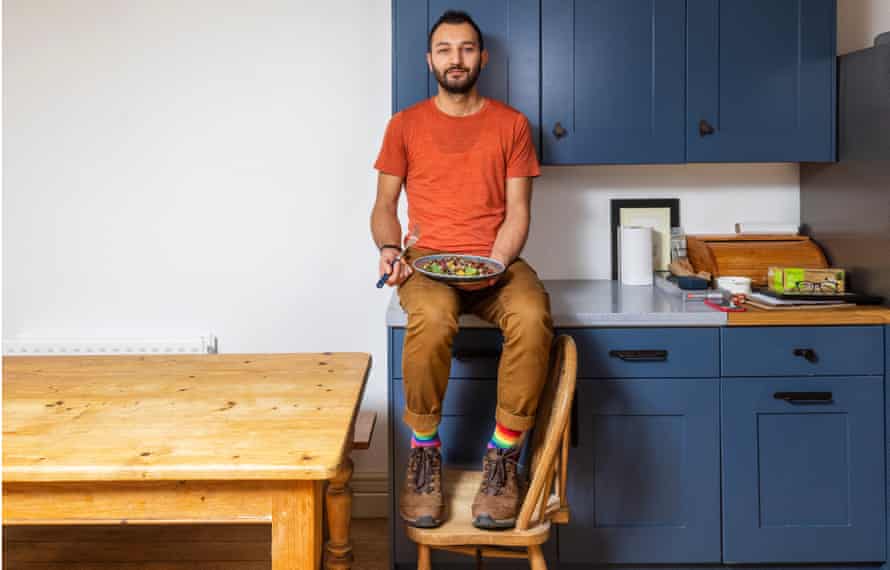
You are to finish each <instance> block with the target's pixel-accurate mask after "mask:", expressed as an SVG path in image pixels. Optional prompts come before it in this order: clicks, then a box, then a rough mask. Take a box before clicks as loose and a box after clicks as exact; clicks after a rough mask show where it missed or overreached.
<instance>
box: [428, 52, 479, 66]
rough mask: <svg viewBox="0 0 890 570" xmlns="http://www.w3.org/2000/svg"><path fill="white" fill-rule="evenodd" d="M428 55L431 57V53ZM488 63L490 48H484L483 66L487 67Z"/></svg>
mask: <svg viewBox="0 0 890 570" xmlns="http://www.w3.org/2000/svg"><path fill="white" fill-rule="evenodd" d="M427 57H429V54H427ZM486 65H488V50H487V49H484V50H482V68H483V69H485V66H486Z"/></svg>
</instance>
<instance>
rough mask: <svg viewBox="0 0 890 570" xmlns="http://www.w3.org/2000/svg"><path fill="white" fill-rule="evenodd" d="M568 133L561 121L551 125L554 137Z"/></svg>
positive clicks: (559, 137)
mask: <svg viewBox="0 0 890 570" xmlns="http://www.w3.org/2000/svg"><path fill="white" fill-rule="evenodd" d="M568 133H569V131H567V130H565V129H564V128H563V126H562V123H559V122H557V123H556V124H555V125H553V136H555V137H556V138H558V139H561V138H562V137H564V136H566V135H567V134H568Z"/></svg>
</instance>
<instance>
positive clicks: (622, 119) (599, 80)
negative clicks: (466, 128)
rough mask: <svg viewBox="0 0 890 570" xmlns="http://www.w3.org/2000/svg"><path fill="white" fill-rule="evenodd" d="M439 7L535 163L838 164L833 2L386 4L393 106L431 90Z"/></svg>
mask: <svg viewBox="0 0 890 570" xmlns="http://www.w3.org/2000/svg"><path fill="white" fill-rule="evenodd" d="M449 8H454V9H460V10H465V11H467V12H469V13H470V14H471V15H472V16H473V18H474V19H475V20H476V21H477V23H478V24H479V26H480V27H481V28H482V31H483V33H484V34H485V38H486V47H487V48H488V50H489V54H490V58H491V59H490V63H489V66H488V67H487V68H486V69H485V71H483V73H482V77H481V79H480V82H479V85H480V90H481V92H482V93H483V94H484V95H486V96H489V97H492V98H495V99H499V100H501V101H504V102H506V103H507V104H509V105H512V106H513V107H515V108H517V109H519V110H520V111H522V113H524V114H525V115H526V116H527V117H528V119H529V121H530V122H531V125H532V129H533V136H534V140H535V142H536V144H538V143H539V144H538V150H539V154H540V157H541V160H542V162H543V163H544V164H609V163H613V164H644V163H678V162H679V163H682V162H804V161H807V162H820V161H833V160H835V154H836V152H835V147H836V145H835V129H836V126H835V122H836V119H835V117H836V112H835V99H836V61H837V58H836V55H835V54H836V35H837V32H836V25H837V24H836V20H837V15H836V0H453V1H446V0H393V48H394V53H393V110H394V111H398V110H400V109H403V108H405V107H407V106H409V105H412V104H414V103H416V102H418V101H421V100H422V99H424V98H426V97H429V96H431V95H432V94H434V93H435V91H436V83H435V78H434V77H433V76H432V75H431V74H430V73H429V72H428V70H427V65H426V60H425V54H426V47H427V46H426V44H427V32H428V30H429V28H430V27H431V26H432V24H433V22H435V21H436V19H437V18H438V17H439V16H440V15H441V14H442V12H444V11H445V10H446V9H449Z"/></svg>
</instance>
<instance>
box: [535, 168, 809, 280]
mask: <svg viewBox="0 0 890 570" xmlns="http://www.w3.org/2000/svg"><path fill="white" fill-rule="evenodd" d="M799 172H800V171H799V167H798V165H797V164H682V165H630V166H625V165H621V166H611V165H610V166H559V167H545V168H544V169H543V172H542V175H541V177H540V178H538V179H537V180H536V181H535V185H534V192H533V197H532V228H531V234H530V236H529V240H528V244H527V245H526V248H525V253H524V257H525V258H526V259H527V260H528V261H529V263H531V264H532V266H533V267H534V268H535V269H536V270H537V271H538V274H539V275H540V276H541V277H542V278H544V279H580V278H585V279H609V278H610V276H611V267H612V266H611V246H610V243H611V235H610V227H611V225H610V224H611V221H610V215H611V214H610V211H611V210H610V204H609V200H610V199H612V198H679V199H680V223H681V226H682V227H683V229H684V231H685V232H686V233H690V234H694V233H732V232H733V231H734V228H733V225H734V224H735V222H745V221H748V222H791V223H795V224H798V223H799V222H800V193H799V188H800V173H799Z"/></svg>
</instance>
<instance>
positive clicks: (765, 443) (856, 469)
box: [721, 376, 885, 563]
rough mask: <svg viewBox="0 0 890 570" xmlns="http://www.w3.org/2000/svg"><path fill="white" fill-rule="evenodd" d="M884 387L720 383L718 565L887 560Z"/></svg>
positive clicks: (807, 381)
mask: <svg viewBox="0 0 890 570" xmlns="http://www.w3.org/2000/svg"><path fill="white" fill-rule="evenodd" d="M883 395H884V394H883V378H881V377H875V376H859V377H855V376H850V377H845V376H838V377H831V378H787V377H786V378H727V379H724V380H722V389H721V405H722V409H721V422H722V429H721V434H722V440H723V441H722V444H723V445H722V448H723V470H722V473H723V517H724V520H723V560H724V562H731V563H830V562H882V561H883V560H884V559H885V554H884V539H885V519H884V501H883V497H884V458H883V450H884V449H885V448H884V430H883V413H884V411H883Z"/></svg>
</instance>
